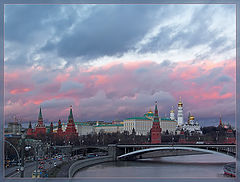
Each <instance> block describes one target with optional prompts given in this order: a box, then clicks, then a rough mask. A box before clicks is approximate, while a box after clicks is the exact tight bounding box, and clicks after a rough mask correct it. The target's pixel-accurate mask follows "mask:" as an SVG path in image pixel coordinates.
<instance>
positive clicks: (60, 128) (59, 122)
mask: <svg viewBox="0 0 240 182" xmlns="http://www.w3.org/2000/svg"><path fill="white" fill-rule="evenodd" d="M63 134H64V133H63V130H62V123H61V120H60V119H59V121H58V129H57V135H58V136H63Z"/></svg>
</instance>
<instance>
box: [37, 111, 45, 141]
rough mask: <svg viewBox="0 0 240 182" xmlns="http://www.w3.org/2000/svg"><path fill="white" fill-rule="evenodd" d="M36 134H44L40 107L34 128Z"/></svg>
mask: <svg viewBox="0 0 240 182" xmlns="http://www.w3.org/2000/svg"><path fill="white" fill-rule="evenodd" d="M38 135H46V127H45V126H44V124H43V117H42V109H41V107H40V110H39V114H38V123H37V126H36V128H35V136H38Z"/></svg>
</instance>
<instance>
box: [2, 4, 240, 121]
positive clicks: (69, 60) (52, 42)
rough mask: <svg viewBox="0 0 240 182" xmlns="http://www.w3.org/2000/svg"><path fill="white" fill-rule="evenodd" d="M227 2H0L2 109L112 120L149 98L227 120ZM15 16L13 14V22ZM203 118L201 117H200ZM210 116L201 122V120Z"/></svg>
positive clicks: (231, 88) (144, 106)
mask: <svg viewBox="0 0 240 182" xmlns="http://www.w3.org/2000/svg"><path fill="white" fill-rule="evenodd" d="M234 12H235V9H234V6H232V5H154V6H152V5H6V6H5V114H6V120H11V119H10V118H11V116H12V115H14V114H17V115H18V116H19V117H22V118H23V120H24V121H29V120H36V119H37V113H38V108H39V105H41V106H42V107H43V113H44V117H45V118H46V119H48V120H57V119H58V118H61V119H63V120H66V119H67V115H68V107H69V105H73V109H74V115H75V118H76V119H77V120H113V119H124V118H127V117H131V116H134V115H142V114H143V113H144V112H146V111H148V110H149V108H150V107H153V104H154V101H155V100H157V101H158V102H159V110H160V115H162V116H164V115H165V114H167V115H168V113H169V110H170V109H171V106H172V105H174V106H175V107H176V106H177V102H178V98H179V96H182V98H183V102H184V109H185V112H186V114H185V115H186V116H187V112H189V111H190V112H192V113H193V114H194V115H195V116H196V118H197V119H198V120H202V121H208V123H207V124H209V120H212V121H213V122H214V121H216V120H218V117H219V114H220V113H221V114H222V116H223V117H225V120H226V121H227V122H231V123H233V122H234V113H235V82H236V78H235V77H236V76H235V57H236V55H235V52H236V49H235V41H236V25H235V22H236V21H235V20H236V19H235V13H234ZM19 20H22V21H19ZM205 124H206V123H205ZM210 124H211V123H210Z"/></svg>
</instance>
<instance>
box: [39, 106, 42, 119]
mask: <svg viewBox="0 0 240 182" xmlns="http://www.w3.org/2000/svg"><path fill="white" fill-rule="evenodd" d="M38 119H42V109H41V106H40V111H39V114H38Z"/></svg>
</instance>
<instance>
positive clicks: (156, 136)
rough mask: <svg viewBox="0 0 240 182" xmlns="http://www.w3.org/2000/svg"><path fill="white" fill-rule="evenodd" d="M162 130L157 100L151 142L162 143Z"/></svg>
mask: <svg viewBox="0 0 240 182" xmlns="http://www.w3.org/2000/svg"><path fill="white" fill-rule="evenodd" d="M161 131H162V129H161V128H160V122H159V117H158V109H157V102H155V112H154V118H153V125H152V128H151V143H152V144H156V143H161Z"/></svg>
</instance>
